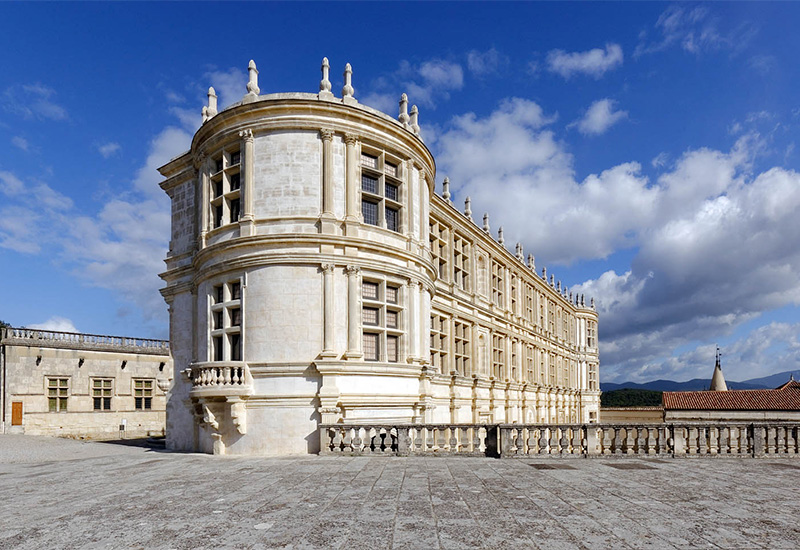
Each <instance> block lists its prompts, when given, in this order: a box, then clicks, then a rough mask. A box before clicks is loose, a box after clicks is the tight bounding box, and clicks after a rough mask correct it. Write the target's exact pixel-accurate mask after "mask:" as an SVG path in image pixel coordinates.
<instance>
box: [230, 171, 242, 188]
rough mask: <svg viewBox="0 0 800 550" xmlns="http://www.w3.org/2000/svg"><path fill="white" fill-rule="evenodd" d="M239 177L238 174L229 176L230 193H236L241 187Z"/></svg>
mask: <svg viewBox="0 0 800 550" xmlns="http://www.w3.org/2000/svg"><path fill="white" fill-rule="evenodd" d="M241 181H242V178H241V175H240V174H233V175H232V176H231V191H236V190H237V189H239V188H240V187H241Z"/></svg>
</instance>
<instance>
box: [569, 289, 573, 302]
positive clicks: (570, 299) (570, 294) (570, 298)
mask: <svg viewBox="0 0 800 550" xmlns="http://www.w3.org/2000/svg"><path fill="white" fill-rule="evenodd" d="M569 301H570V303H572V291H570V292H569Z"/></svg>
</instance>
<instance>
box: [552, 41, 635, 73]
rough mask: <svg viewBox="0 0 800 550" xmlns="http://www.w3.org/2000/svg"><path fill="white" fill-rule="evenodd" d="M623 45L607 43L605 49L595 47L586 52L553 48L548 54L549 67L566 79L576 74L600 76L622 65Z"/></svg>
mask: <svg viewBox="0 0 800 550" xmlns="http://www.w3.org/2000/svg"><path fill="white" fill-rule="evenodd" d="M622 61H623V55H622V47H621V46H620V45H619V44H606V47H605V50H603V49H600V48H594V49H592V50H588V51H585V52H565V51H564V50H551V51H550V52H549V53H548V54H547V69H548V70H549V71H550V72H554V73H558V74H560V75H561V76H563V77H564V78H566V79H569V78H571V77H573V76H575V75H581V74H584V75H590V76H593V77H595V78H600V77H601V76H603V74H605V73H606V72H607V71H610V70H612V69H616V68H617V67H620V66H622Z"/></svg>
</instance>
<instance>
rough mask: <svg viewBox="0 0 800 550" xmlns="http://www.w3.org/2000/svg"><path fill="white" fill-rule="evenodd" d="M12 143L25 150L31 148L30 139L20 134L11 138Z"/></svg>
mask: <svg viewBox="0 0 800 550" xmlns="http://www.w3.org/2000/svg"><path fill="white" fill-rule="evenodd" d="M11 145H13V146H14V147H16V148H17V149H21V150H22V151H25V152H27V151H28V150H29V148H30V144H29V143H28V140H27V139H25V138H24V137H20V136H14V137H13V138H11Z"/></svg>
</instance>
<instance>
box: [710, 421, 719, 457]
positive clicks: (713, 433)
mask: <svg viewBox="0 0 800 550" xmlns="http://www.w3.org/2000/svg"><path fill="white" fill-rule="evenodd" d="M718 445H719V438H718V437H717V428H716V427H714V426H711V427H709V428H708V454H710V455H716V454H717V453H718V452H719V448H718Z"/></svg>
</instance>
